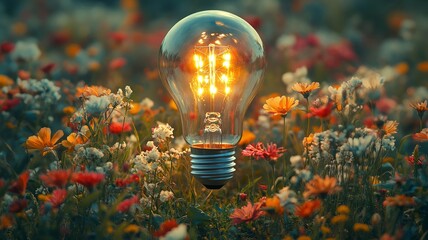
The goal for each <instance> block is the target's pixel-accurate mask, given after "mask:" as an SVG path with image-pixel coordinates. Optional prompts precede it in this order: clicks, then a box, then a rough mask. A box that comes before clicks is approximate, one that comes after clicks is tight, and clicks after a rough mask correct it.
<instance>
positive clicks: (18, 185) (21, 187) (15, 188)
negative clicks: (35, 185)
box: [9, 171, 30, 195]
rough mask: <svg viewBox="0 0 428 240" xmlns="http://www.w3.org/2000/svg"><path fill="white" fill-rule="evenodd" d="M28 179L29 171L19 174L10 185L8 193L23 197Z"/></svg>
mask: <svg viewBox="0 0 428 240" xmlns="http://www.w3.org/2000/svg"><path fill="white" fill-rule="evenodd" d="M29 178H30V172H29V171H25V172H23V173H21V174H20V175H19V176H18V179H16V180H15V181H14V182H12V184H11V185H10V187H9V192H13V193H16V194H21V195H24V193H25V190H27V183H28V179H29Z"/></svg>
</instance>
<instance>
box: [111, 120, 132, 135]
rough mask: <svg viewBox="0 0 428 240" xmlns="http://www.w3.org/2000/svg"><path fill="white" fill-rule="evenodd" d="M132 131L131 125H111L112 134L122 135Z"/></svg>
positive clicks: (116, 123) (119, 123)
mask: <svg viewBox="0 0 428 240" xmlns="http://www.w3.org/2000/svg"><path fill="white" fill-rule="evenodd" d="M131 130H132V127H131V124H129V123H127V122H125V123H121V122H112V123H110V125H109V131H110V133H112V134H120V133H123V132H130V131H131Z"/></svg>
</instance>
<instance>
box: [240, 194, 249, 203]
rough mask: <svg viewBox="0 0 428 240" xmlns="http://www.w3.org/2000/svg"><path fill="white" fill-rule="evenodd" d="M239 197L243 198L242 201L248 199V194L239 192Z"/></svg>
mask: <svg viewBox="0 0 428 240" xmlns="http://www.w3.org/2000/svg"><path fill="white" fill-rule="evenodd" d="M239 199H241V201H245V200H247V194H245V193H240V194H239Z"/></svg>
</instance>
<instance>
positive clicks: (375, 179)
mask: <svg viewBox="0 0 428 240" xmlns="http://www.w3.org/2000/svg"><path fill="white" fill-rule="evenodd" d="M369 181H370V183H371V184H373V185H376V184H379V183H380V180H379V178H378V177H375V176H371V177H369Z"/></svg>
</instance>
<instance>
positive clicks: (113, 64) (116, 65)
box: [108, 57, 126, 70]
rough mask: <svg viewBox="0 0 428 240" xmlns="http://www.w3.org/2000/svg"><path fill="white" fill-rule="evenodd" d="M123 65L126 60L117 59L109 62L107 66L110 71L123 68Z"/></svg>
mask: <svg viewBox="0 0 428 240" xmlns="http://www.w3.org/2000/svg"><path fill="white" fill-rule="evenodd" d="M125 64H126V60H125V59H124V58H121V57H119V58H115V59H113V60H111V61H110V63H109V65H108V66H109V68H110V69H111V70H117V69H119V68H122V67H123V66H125Z"/></svg>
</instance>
